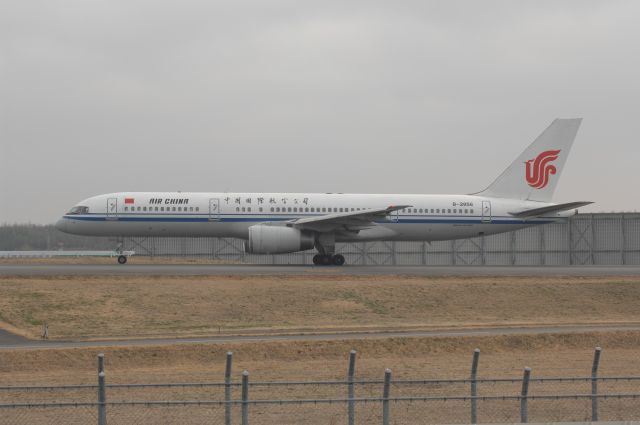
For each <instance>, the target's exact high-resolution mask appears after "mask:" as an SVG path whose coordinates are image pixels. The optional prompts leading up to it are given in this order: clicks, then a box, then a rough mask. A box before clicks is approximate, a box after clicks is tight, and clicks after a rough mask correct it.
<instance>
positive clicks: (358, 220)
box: [289, 205, 411, 232]
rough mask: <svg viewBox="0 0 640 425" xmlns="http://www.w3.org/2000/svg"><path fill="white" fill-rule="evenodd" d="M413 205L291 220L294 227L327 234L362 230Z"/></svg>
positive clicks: (391, 206)
mask: <svg viewBox="0 0 640 425" xmlns="http://www.w3.org/2000/svg"><path fill="white" fill-rule="evenodd" d="M410 206H411V205H390V206H388V207H387V208H377V209H368V210H363V211H349V212H343V213H333V214H326V215H322V216H319V217H308V218H301V219H297V220H291V221H290V222H289V223H291V224H292V225H293V226H294V227H298V228H301V229H309V230H315V231H319V232H327V231H331V230H335V229H339V228H343V229H351V230H362V229H366V228H368V227H371V226H373V225H374V224H373V222H374V221H375V220H381V219H385V218H386V217H387V216H388V215H389V214H391V213H392V212H394V211H398V210H401V209H403V208H409V207H410Z"/></svg>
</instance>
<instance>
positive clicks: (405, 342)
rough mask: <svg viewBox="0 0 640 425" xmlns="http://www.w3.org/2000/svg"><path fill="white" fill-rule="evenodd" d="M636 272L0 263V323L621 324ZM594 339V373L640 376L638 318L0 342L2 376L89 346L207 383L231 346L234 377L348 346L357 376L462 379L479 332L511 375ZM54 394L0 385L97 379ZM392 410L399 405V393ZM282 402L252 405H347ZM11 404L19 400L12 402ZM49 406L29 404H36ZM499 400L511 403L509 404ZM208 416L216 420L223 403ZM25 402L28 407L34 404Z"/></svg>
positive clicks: (419, 413) (85, 373)
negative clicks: (370, 332)
mask: <svg viewBox="0 0 640 425" xmlns="http://www.w3.org/2000/svg"><path fill="white" fill-rule="evenodd" d="M638 283H640V279H638V278H624V277H622V278H621V277H615V278H535V279H534V278H511V277H510V278H453V277H451V278H423V277H393V276H375V277H354V276H333V275H331V274H327V275H325V276H280V277H256V276H240V277H239V276H227V277H225V276H217V277H158V278H152V277H55V278H53V277H52V278H21V277H3V278H0V321H1V322H0V326H3V327H5V328H8V329H10V330H14V331H18V332H21V333H23V334H26V335H29V336H32V337H35V336H37V335H38V333H39V331H40V325H41V323H42V321H44V320H46V321H47V322H48V323H49V325H50V327H49V330H50V333H51V336H52V337H53V338H68V337H79V338H83V337H85V338H86V337H92V336H93V337H105V336H111V337H121V336H125V337H126V336H136V335H153V336H161V335H180V336H188V335H196V334H198V335H200V334H201V335H206V334H216V333H218V332H225V333H251V332H301V331H322V330H334V331H335V330H338V331H339V330H355V329H408V328H438V327H473V326H481V325H483V326H487V325H500V326H516V325H518V326H520V325H536V324H547V325H548V324H555V323H561V324H574V323H625V324H626V323H638V322H640V312H639V311H637V305H638V300H639V296H640V292H639V291H640V289H638V288H639V287H640V286H639V285H638ZM596 346H602V347H603V348H604V350H603V355H602V362H601V371H600V374H601V376H603V375H609V376H621V375H640V356H638V352H639V349H640V332H635V331H628V332H591V333H569V334H548V335H504V336H484V337H432V338H372V339H363V340H340V341H273V342H243V343H233V344H183V345H172V346H157V347H154V346H145V347H117V348H113V347H104V348H81V349H34V350H31V349H15V350H0V384H1V385H12V386H16V385H59V384H93V383H95V381H96V355H97V354H98V353H99V352H103V353H105V355H106V370H107V381H108V382H109V383H142V382H144V383H154V382H155V383H160V382H220V381H221V380H222V379H223V373H224V360H225V353H226V352H227V351H229V350H230V351H233V352H234V367H233V376H234V379H235V380H239V378H240V374H241V372H242V371H243V370H248V371H250V379H251V380H252V381H271V380H276V381H285V380H293V381H298V380H302V381H309V380H328V379H343V378H344V377H345V375H346V370H347V359H348V353H349V350H351V349H356V350H357V351H358V361H357V367H356V370H357V372H356V376H357V378H358V379H369V378H370V379H381V378H382V376H383V372H384V369H385V368H387V367H388V368H391V369H392V370H393V376H394V379H433V378H464V377H468V375H469V368H470V362H471V356H472V352H473V349H474V348H476V347H478V348H480V349H481V352H482V354H481V357H480V368H479V377H510V378H519V377H521V376H522V369H523V367H525V366H529V367H531V368H532V369H533V376H534V377H553V376H589V374H590V368H591V362H592V358H593V349H594V347H596ZM518 385H519V384H518V383H516V384H510V386H502V387H497V386H482V389H481V391H482V393H483V394H485V395H489V394H496V395H497V394H502V395H504V394H517V393H518V391H519V388H518ZM622 385H623V386H622V387H615V388H614V387H611V388H610V391H614V390H619V391H622V392H625V391H626V392H637V388H635V387H634V385H636V384H635V383H634V382H631V383H626V384H622ZM625 385H626V386H625ZM605 389H606V387H605ZM114 391H115V390H113V391H112V390H110V397H112V398H111V399H112V400H113V399H114V398H115V399H124V400H129V399H137V400H140V399H154V400H164V399H198V398H205V399H211V398H214V399H220V398H221V394H219V393H218V392H216V393H213V392H211V391H208V390H202V389H197V388H195V389H190V390H189V389H172V390H166V389H165V390H153V389H148V390H144V391H142V390H139V389H138V390H120V391H119V392H114ZM393 391H394V395H396V396H398V395H411V394H416V395H426V394H431V395H434V394H443V395H444V394H447V395H451V394H452V393H451V392H449V391H454V392H455V393H457V392H460V393H461V394H467V392H468V386H467V385H457V386H455V387H452V388H450V387H446V388H445V387H443V386H440V387H433V388H430V389H426V388H424V387H417V388H414V389H412V390H410V391H411V392H408V393H400V391H407V390H406V389H405V390H401V389H400V388H394V390H393ZM552 391H556V389H555V388H553V389H552ZM557 391H568V392H570V393H584V392H588V391H589V388H587V386H584V385H578V384H575V385H574V386H573V387H567V386H566V385H565V386H564V387H562V388H560V387H558V388H557ZM379 394H380V388H379V386H373V387H370V388H368V389H365V388H364V387H363V388H360V389H358V395H359V396H379ZM251 396H252V398H278V397H279V398H315V397H320V398H323V397H334V398H341V397H344V396H345V392H344V388H343V386H336V387H322V388H321V387H318V386H304V387H296V388H293V387H291V388H289V387H285V388H283V389H279V390H277V392H274V390H273V389H271V387H263V388H260V387H257V388H253V387H252V390H251ZM60 397H61V396H60V395H59V394H58V393H56V392H51V391H48V392H47V391H45V392H33V391H26V392H15V391H14V392H12V393H8V392H5V393H3V394H0V402H16V401H19V402H25V401H31V400H33V401H43V400H49V401H61V400H62V401H67V400H71V399H74V400H85V399H86V401H89V400H93V399H94V398H95V392H94V391H84V392H81V391H77V392H76V393H74V392H70V393H64V394H63V395H62V397H63V398H60ZM74 397H75V398H74ZM236 397H237V394H236ZM411 406H413V407H411ZM411 406H404V407H403V409H405V410H403V411H402V412H400V416H399V417H400V418H405V419H406V418H408V417H413V418H420V419H419V420H423V419H424V418H425V417H429V418H431V420H433V421H436V422H446V421H449V422H451V421H452V420H455V421H465V420H467V415H468V406H467V405H466V404H460V405H459V406H458V405H456V404H455V403H453V404H446V405H429V406H426V405H423V404H422V405H421V404H412V405H411ZM635 408H636V405H635V404H633V405H631V406H629V405H623V404H616V405H605V406H603V414H604V413H607V412H613V413H611V414H615V412H623V413H624V412H626V411H627V410H626V409H635ZM254 409H255V410H258V408H254ZM376 409H377V408H374V407H371V406H365V407H364V409H362V410H359V412H358V417H359V418H361V419H362V418H363V417H364V418H365V421H366V420H367V419H366V418H369V419H370V420H371V421H374V422H379V420H378V419H379V418H378V416H379V413H380V412H378V410H376ZM394 409H395V410H394V412H396V413H399V409H400V407H399V406H395V407H394ZM572 409H573V410H574V412H573V415H574V416H571V417H572V418H573V417H580V418H582V417H583V416H584V415H585V414H588V412H589V406H588V404H585V403H583V402H574V401H567V402H566V403H562V404H557V403H556V404H554V405H553V406H551V405H549V406H544V407H543V408H542V410H540V408H538V410H537V411H538V412H544V415H542V416H536V415H537V413H535V412H536V409H533V412H534V416H533V417H534V418H542V419H541V420H544V421H551V420H559V419H563V418H567V416H564V415H565V412H567V411H571V410H572ZM607 409H608V410H607ZM152 410H153V409H142V410H136V411H135V412H133V411H130V412H129V414H130V416H128V419H127V420H128V421H129V422H126V420H125V422H123V423H139V421H140V420H145V421H147V422H149V421H153V420H152V419H151V418H152V417H154V416H153V414H154V413H153V412H152ZM255 410H254V412H255ZM283 412H284V411H283V410H277V409H271V410H265V411H264V412H261V411H258V412H257V413H255V414H257V415H258V417H260V418H261V420H263V421H266V422H269V421H270V423H283V424H284V423H291V424H293V423H318V424H320V423H341V422H342V420H343V419H344V412H343V411H342V409H341V408H339V407H335V408H333V410H331V409H325V408H322V409H319V410H318V409H316V410H314V409H313V408H312V407H308V408H306V407H295V406H294V407H292V408H291V409H290V410H286V413H283ZM481 412H483V414H489V413H490V414H496V415H505V416H504V418H513V417H515V418H517V406H516V405H514V406H511V405H510V404H504V403H503V404H502V405H500V406H498V407H496V409H495V411H493V410H491V409H489V408H488V407H486V406H485V407H481ZM491 412H493V413H491ZM10 413H11V414H15V415H20V414H21V411H18V410H16V411H11V412H10ZM51 413H52V412H42V415H49V414H51ZM75 413H76V411H69V412H66V411H62V410H61V411H59V412H57V413H56V414H58V415H59V416H60V417H61V418H62V420H64V419H65V416H64V415H66V414H70V415H72V414H75ZM111 413H114V412H113V410H112V411H111ZM218 413H220V412H218ZM507 413H508V414H509V415H510V416H506V415H507ZM92 414H93V413H89V415H90V416H91V415H92ZM155 414H156V415H160V416H159V417H158V419H157V420H158V421H169V419H167V416H166V415H175V422H176V423H178V422H179V423H184V424H187V423H191V422H189V421H195V422H198V421H202V420H205V419H206V420H211V415H212V413H211V412H210V411H201V412H199V411H194V410H188V411H182V410H179V409H176V410H173V411H172V410H166V409H163V410H161V411H158V412H155ZM452 414H453V415H458V416H455V417H454V416H451V415H452ZM607 414H609V413H607ZM141 415H142V416H141ZM198 415H200V416H198ZM216 415H217V416H216V418H218V419H219V417H221V416H220V415H218V414H216ZM282 415H285V416H282ZM367 415H369V416H367ZM402 415H404V416H402ZM411 415H413V416H411ZM438 415H439V416H438ZM575 415H577V416H575ZM35 417H36V416H31V418H32V419H33V418H35ZM42 417H43V418H44V417H45V416H42ZM484 417H485V418H487V416H484ZM499 417H500V418H502V417H503V416H499ZM607 417H609V416H607ZM611 417H614V416H611ZM69 418H70V417H69ZM452 418H453V419H452ZM402 420H404V419H400V421H401V422H402ZM195 422H194V423H195ZM404 423H415V420H408V419H407V420H405V422H404Z"/></svg>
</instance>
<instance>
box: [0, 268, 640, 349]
mask: <svg viewBox="0 0 640 425" xmlns="http://www.w3.org/2000/svg"><path fill="white" fill-rule="evenodd" d="M639 283H640V278H637V277H612V278H602V277H589V278H576V277H544V278H543V277H540V278H517V277H494V278H491V277H483V278H459V277H456V278H453V277H451V278H446V277H445V278H441V277H433V278H429V277H396V276H366V277H358V276H335V275H323V276H289V275H287V276H275V277H274V276H209V277H164V276H163V277H108V276H107V277H43V278H40V277H36V278H33V277H2V278H0V326H2V327H4V328H6V329H8V330H12V331H14V332H18V333H21V334H23V335H27V336H30V337H34V338H35V337H38V336H39V334H40V332H41V326H42V323H43V322H44V321H46V322H47V323H48V325H49V335H50V337H51V338H52V339H56V338H91V337H100V338H104V337H127V336H173V335H179V336H192V335H212V334H218V333H231V334H238V333H252V332H304V331H322V330H331V331H340V330H366V329H429V328H442V327H472V326H493V325H499V326H510V325H518V326H521V325H548V324H596V323H600V324H611V323H625V324H631V323H639V322H640V309H638V308H637V306H638V302H639V301H640V285H639Z"/></svg>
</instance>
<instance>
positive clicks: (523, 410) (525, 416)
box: [520, 367, 531, 424]
mask: <svg viewBox="0 0 640 425" xmlns="http://www.w3.org/2000/svg"><path fill="white" fill-rule="evenodd" d="M530 376H531V368H528V367H525V368H524V376H523V377H522V393H521V395H520V422H521V423H523V424H524V423H527V422H529V412H528V410H527V401H528V400H527V397H528V396H529V378H530Z"/></svg>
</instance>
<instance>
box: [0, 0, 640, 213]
mask: <svg viewBox="0 0 640 425" xmlns="http://www.w3.org/2000/svg"><path fill="white" fill-rule="evenodd" d="M638 16H640V2H635V1H601V2H595V1H584V0H576V1H481V2H480V1H450V0H447V1H444V0H443V1H438V2H432V1H415V2H412V1H399V2H391V1H381V2H375V1H328V0H322V1H264V0H255V1H248V0H247V1H242V0H239V1H227V2H216V1H211V0H206V1H173V2H167V1H158V0H149V1H130V0H127V1H120V0H105V1H85V0H78V1H52V0H45V1H9V0H0V223H2V222H9V223H12V222H34V223H50V222H53V221H55V220H56V219H57V218H58V217H59V216H60V215H62V214H63V213H64V212H65V210H67V209H68V208H69V207H71V206H72V205H73V204H75V203H76V202H78V201H80V200H81V199H84V198H86V197H89V196H92V195H97V194H101V193H107V192H118V191H160V190H162V191H164V190H183V191H211V192H215V191H256V192H258V191H282V192H295V191H299V192H365V193H367V192H369V193H469V192H473V191H477V190H481V189H483V188H484V187H486V186H487V185H488V184H489V183H490V182H491V181H492V180H493V179H494V178H495V177H496V176H497V175H498V174H499V173H500V172H502V170H503V169H504V168H506V167H507V166H508V165H509V164H510V163H511V161H513V160H514V159H515V157H516V156H517V155H518V154H519V153H520V152H521V151H522V150H524V148H525V147H526V146H527V145H528V144H529V143H530V142H531V141H532V140H533V139H534V138H535V137H536V136H537V135H538V134H539V133H540V132H541V131H542V130H543V129H544V128H545V127H546V126H547V125H548V124H549V123H550V122H551V120H552V119H553V118H556V117H564V118H570V117H583V118H584V121H583V124H582V127H581V129H580V131H579V133H578V138H577V140H576V143H575V145H574V147H573V151H572V155H571V157H570V159H569V161H568V162H567V166H566V168H565V171H564V174H563V176H562V181H561V182H560V184H559V186H558V190H557V191H556V194H555V197H554V200H555V201H558V202H568V201H582V200H590V201H595V202H596V204H595V205H594V206H593V207H591V208H586V209H584V210H585V211H620V210H626V211H634V210H636V209H639V208H640V200H639V197H638V189H637V186H638V183H640V166H639V165H638V159H639V158H640V155H639V154H640V144H638V140H637V139H638V135H639V134H640V116H639V115H638V114H639V112H640V25H638Z"/></svg>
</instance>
